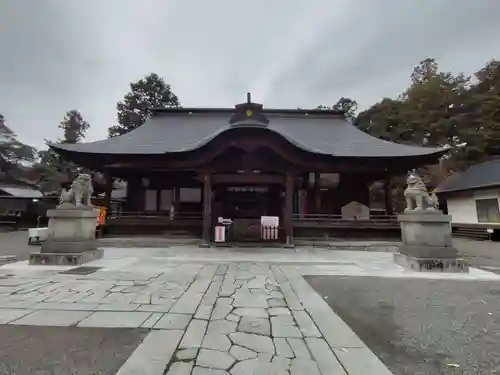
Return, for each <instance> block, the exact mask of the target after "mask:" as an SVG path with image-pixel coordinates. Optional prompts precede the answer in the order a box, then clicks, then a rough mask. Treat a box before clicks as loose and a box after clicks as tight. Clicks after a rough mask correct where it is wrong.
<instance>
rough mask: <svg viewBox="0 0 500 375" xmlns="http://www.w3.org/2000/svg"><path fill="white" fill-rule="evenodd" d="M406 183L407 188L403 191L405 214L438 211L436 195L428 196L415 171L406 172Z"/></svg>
mask: <svg viewBox="0 0 500 375" xmlns="http://www.w3.org/2000/svg"><path fill="white" fill-rule="evenodd" d="M406 183H407V187H406V189H405V191H404V196H405V199H406V208H405V212H408V211H438V210H439V202H438V198H437V196H436V194H434V193H433V194H429V192H428V191H427V187H426V186H425V184H424V182H423V181H422V178H420V176H419V175H418V173H417V172H416V171H415V170H412V171H409V172H408V176H407V178H406Z"/></svg>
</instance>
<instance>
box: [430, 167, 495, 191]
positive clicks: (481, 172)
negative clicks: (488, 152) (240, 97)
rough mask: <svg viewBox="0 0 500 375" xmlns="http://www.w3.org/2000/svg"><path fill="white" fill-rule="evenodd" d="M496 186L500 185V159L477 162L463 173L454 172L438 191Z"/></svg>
mask: <svg viewBox="0 0 500 375" xmlns="http://www.w3.org/2000/svg"><path fill="white" fill-rule="evenodd" d="M494 186H500V159H495V160H490V161H487V162H484V163H479V164H475V165H472V166H470V167H469V168H468V169H467V170H465V171H464V172H462V173H454V174H452V175H450V176H449V177H448V178H447V179H446V180H445V181H444V182H443V183H441V185H439V186H438V187H437V189H436V191H437V192H438V193H447V192H452V191H463V190H471V189H480V188H488V187H494Z"/></svg>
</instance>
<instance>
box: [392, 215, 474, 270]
mask: <svg viewBox="0 0 500 375" xmlns="http://www.w3.org/2000/svg"><path fill="white" fill-rule="evenodd" d="M398 220H399V222H400V225H401V237H402V244H401V247H400V249H399V253H396V254H394V261H395V262H396V264H399V265H400V266H403V267H405V268H409V269H412V270H414V271H420V272H469V266H468V264H467V263H466V262H464V261H463V260H462V259H459V258H458V251H457V249H456V248H454V247H453V243H452V235H451V216H450V215H443V214H442V213H441V212H440V211H410V212H407V213H404V214H402V215H399V216H398Z"/></svg>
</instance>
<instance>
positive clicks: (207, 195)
mask: <svg viewBox="0 0 500 375" xmlns="http://www.w3.org/2000/svg"><path fill="white" fill-rule="evenodd" d="M211 226H212V179H211V176H210V174H205V175H203V241H204V242H206V243H207V244H208V243H210V242H211V238H212V236H211V232H212V228H211Z"/></svg>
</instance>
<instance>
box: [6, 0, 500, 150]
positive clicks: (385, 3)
mask: <svg viewBox="0 0 500 375" xmlns="http://www.w3.org/2000/svg"><path fill="white" fill-rule="evenodd" d="M499 35H500V0H245V1H243V0H211V1H207V0H85V1H78V0H33V1H29V0H0V113H2V114H3V115H4V116H5V117H6V120H7V124H8V125H9V126H10V127H11V128H12V129H13V130H14V131H15V132H16V133H17V134H18V135H19V138H20V140H22V141H24V142H26V143H29V144H32V145H34V146H37V147H40V146H43V139H44V138H48V139H53V140H55V139H57V138H58V137H60V135H61V134H60V132H59V130H58V128H57V126H58V123H59V122H60V121H61V119H62V118H63V116H64V114H65V112H66V111H67V110H69V109H73V108H76V109H78V110H79V111H80V112H81V113H82V114H83V116H84V118H86V119H87V121H88V122H89V123H90V124H91V129H90V131H89V133H88V136H87V139H88V140H98V139H102V138H105V137H106V136H107V128H108V127H109V126H110V125H112V124H113V123H114V122H115V121H116V120H115V119H116V102H117V101H118V100H121V99H122V98H123V96H124V94H125V93H126V92H127V91H128V88H129V86H128V85H129V83H130V82H131V81H134V80H137V79H139V78H141V77H143V76H144V75H146V74H148V73H150V72H155V73H157V74H159V75H160V76H162V77H163V78H164V79H165V81H166V82H167V83H170V84H171V85H172V87H173V89H174V92H175V93H176V94H177V95H178V96H179V99H180V101H181V103H182V105H183V106H204V107H212V106H223V107H232V106H233V105H234V104H236V103H239V102H242V101H244V100H245V93H246V92H247V91H250V92H251V93H252V99H253V100H254V101H257V102H261V103H263V104H264V106H266V107H283V108H296V107H302V108H308V107H314V106H316V105H318V104H325V105H328V104H332V103H334V102H335V101H336V100H337V99H338V98H339V97H340V96H348V97H351V98H353V99H355V100H357V101H358V103H359V104H360V106H361V107H362V108H363V107H368V106H370V105H371V104H373V103H375V102H377V101H379V100H380V99H381V98H382V97H384V96H389V97H395V96H396V95H398V94H399V93H400V92H401V91H403V90H404V89H405V88H406V87H407V85H408V80H409V78H408V77H409V75H410V73H411V71H412V68H413V66H414V65H415V64H417V63H418V62H419V61H420V60H422V59H424V58H425V57H428V56H431V57H435V58H436V59H437V60H438V61H439V63H440V65H441V67H442V68H443V69H450V70H452V71H454V72H460V71H463V72H465V73H467V74H471V73H473V72H474V71H475V70H477V69H478V68H480V67H482V66H483V65H484V64H485V63H486V62H487V61H488V60H490V59H492V58H500V37H499Z"/></svg>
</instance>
